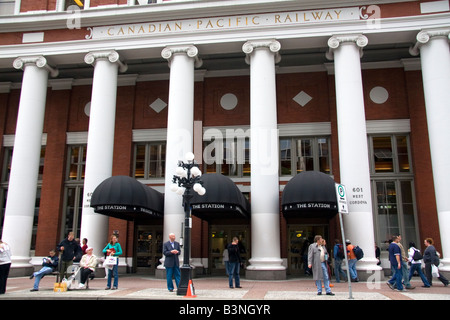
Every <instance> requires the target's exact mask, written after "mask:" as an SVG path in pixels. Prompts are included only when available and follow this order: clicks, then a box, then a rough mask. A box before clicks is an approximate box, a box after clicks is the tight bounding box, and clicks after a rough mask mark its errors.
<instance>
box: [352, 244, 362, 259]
mask: <svg viewBox="0 0 450 320" xmlns="http://www.w3.org/2000/svg"><path fill="white" fill-rule="evenodd" d="M353 253H354V254H355V256H356V259H357V260H361V259H362V258H363V257H364V252H363V250H362V249H361V248H360V247H358V246H354V247H353Z"/></svg>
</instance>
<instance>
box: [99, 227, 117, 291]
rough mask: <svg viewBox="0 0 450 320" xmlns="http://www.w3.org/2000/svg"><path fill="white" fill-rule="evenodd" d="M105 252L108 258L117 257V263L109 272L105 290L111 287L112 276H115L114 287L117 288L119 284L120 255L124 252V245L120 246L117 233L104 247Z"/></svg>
mask: <svg viewBox="0 0 450 320" xmlns="http://www.w3.org/2000/svg"><path fill="white" fill-rule="evenodd" d="M103 253H106V255H107V257H106V259H109V258H113V257H114V258H116V259H117V261H116V264H115V265H114V266H113V267H112V269H111V270H110V271H109V272H108V282H107V284H106V288H105V290H109V289H111V278H112V277H114V283H113V287H112V289H113V290H117V287H118V286H119V256H120V255H121V254H122V247H121V246H120V243H119V242H118V239H117V236H116V235H115V234H113V235H112V236H111V240H110V242H109V243H108V244H107V245H106V247H105V248H104V249H103Z"/></svg>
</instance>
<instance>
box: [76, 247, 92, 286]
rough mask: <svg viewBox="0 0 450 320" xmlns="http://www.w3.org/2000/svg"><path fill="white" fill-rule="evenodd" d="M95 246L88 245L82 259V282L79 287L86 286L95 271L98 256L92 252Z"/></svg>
mask: <svg viewBox="0 0 450 320" xmlns="http://www.w3.org/2000/svg"><path fill="white" fill-rule="evenodd" d="M92 252H93V248H91V247H88V248H87V249H86V254H85V255H83V257H81V260H80V284H79V286H78V288H80V289H81V288H85V287H86V285H85V283H86V280H87V278H88V277H89V275H90V274H91V273H92V272H94V271H95V267H96V266H97V257H96V256H95V255H93V254H92Z"/></svg>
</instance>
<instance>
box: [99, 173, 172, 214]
mask: <svg viewBox="0 0 450 320" xmlns="http://www.w3.org/2000/svg"><path fill="white" fill-rule="evenodd" d="M91 207H93V208H94V211H95V212H97V213H100V214H104V215H107V216H110V217H114V218H119V219H124V220H136V219H146V218H162V216H163V213H164V195H163V194H162V193H161V192H159V191H156V190H154V189H152V188H150V187H148V186H146V185H144V184H142V183H140V182H139V181H137V180H136V179H134V178H131V177H128V176H114V177H110V178H108V179H106V180H104V181H103V182H102V183H100V184H99V185H98V186H97V188H95V190H94V192H93V194H92V197H91Z"/></svg>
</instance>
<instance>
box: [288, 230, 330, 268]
mask: <svg viewBox="0 0 450 320" xmlns="http://www.w3.org/2000/svg"><path fill="white" fill-rule="evenodd" d="M318 234H320V235H321V236H322V237H323V238H324V239H325V240H328V225H302V224H291V225H288V273H289V274H291V275H305V271H306V269H307V267H308V247H309V245H310V244H311V243H312V242H313V241H314V236H315V235H318ZM330 245H331V242H330V241H329V240H328V241H327V249H328V248H329V247H330Z"/></svg>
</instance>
